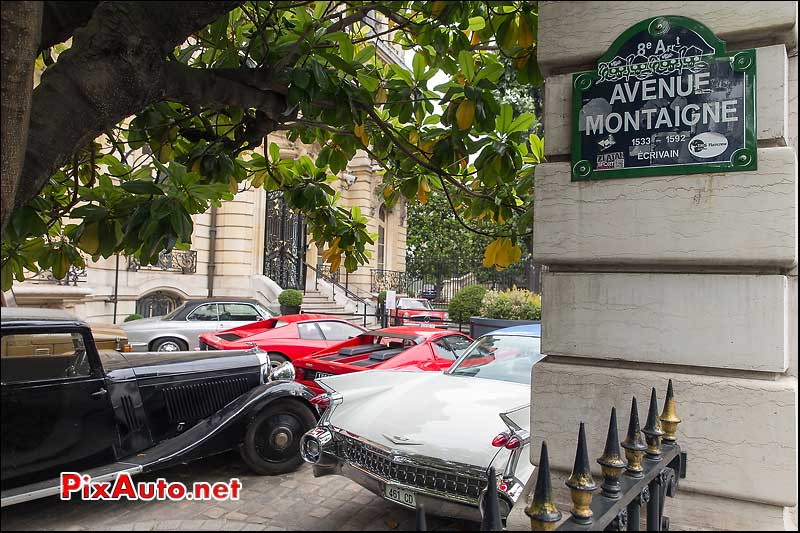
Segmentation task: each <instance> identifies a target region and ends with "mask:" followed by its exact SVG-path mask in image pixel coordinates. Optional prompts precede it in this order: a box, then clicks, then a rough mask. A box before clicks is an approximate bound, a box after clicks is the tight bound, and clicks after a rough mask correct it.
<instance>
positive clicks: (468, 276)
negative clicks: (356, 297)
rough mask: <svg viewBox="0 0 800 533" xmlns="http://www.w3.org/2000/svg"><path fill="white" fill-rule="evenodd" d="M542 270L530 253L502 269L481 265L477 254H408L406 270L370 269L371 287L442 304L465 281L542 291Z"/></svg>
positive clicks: (494, 287)
mask: <svg viewBox="0 0 800 533" xmlns="http://www.w3.org/2000/svg"><path fill="white" fill-rule="evenodd" d="M541 274H542V267H541V265H537V264H535V263H534V262H533V258H532V257H531V256H527V257H525V258H523V259H522V261H520V262H519V263H516V264H514V265H511V266H509V267H508V268H507V269H505V270H502V271H498V270H496V269H494V268H486V267H484V266H483V265H482V259H481V258H480V257H477V256H476V257H474V258H472V259H470V260H465V259H463V258H450V257H437V258H434V259H430V258H426V259H425V260H424V261H423V260H418V259H414V258H409V259H408V263H407V265H406V270H405V271H399V270H384V269H377V268H373V269H371V270H370V291H372V292H373V293H375V292H380V291H389V290H392V291H396V292H398V293H402V294H409V295H413V296H415V297H418V298H427V299H429V300H431V301H433V302H435V303H437V304H442V305H444V304H447V303H449V302H450V300H451V299H452V298H453V296H455V294H456V293H457V292H458V291H460V290H461V289H463V288H464V287H467V286H468V285H483V286H484V287H486V288H487V289H492V290H506V289H510V288H512V287H517V288H520V289H528V290H530V291H533V292H537V293H538V292H541Z"/></svg>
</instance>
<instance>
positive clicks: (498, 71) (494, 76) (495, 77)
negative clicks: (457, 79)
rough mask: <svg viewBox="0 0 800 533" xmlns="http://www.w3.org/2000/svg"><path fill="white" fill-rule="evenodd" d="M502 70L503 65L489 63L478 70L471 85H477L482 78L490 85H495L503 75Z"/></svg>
mask: <svg viewBox="0 0 800 533" xmlns="http://www.w3.org/2000/svg"><path fill="white" fill-rule="evenodd" d="M503 70H504V69H503V65H501V64H500V63H489V64H488V65H483V66H482V67H481V68H480V69H478V72H477V74H476V75H475V79H474V80H473V83H478V82H479V81H481V80H482V79H484V78H486V79H487V80H489V81H491V82H492V83H497V82H498V81H499V80H500V76H501V75H502V74H503Z"/></svg>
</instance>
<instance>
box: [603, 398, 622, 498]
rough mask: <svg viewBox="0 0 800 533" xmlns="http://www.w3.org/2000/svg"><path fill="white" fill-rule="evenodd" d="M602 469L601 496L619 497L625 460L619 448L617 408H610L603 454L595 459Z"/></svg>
mask: <svg viewBox="0 0 800 533" xmlns="http://www.w3.org/2000/svg"><path fill="white" fill-rule="evenodd" d="M597 462H598V463H599V464H600V467H601V469H602V471H603V485H602V489H603V496H605V497H606V498H611V499H612V500H616V499H617V498H619V492H620V483H619V478H620V476H621V475H622V471H623V470H625V466H626V465H625V461H624V460H623V459H622V454H621V453H620V449H619V432H618V430H617V408H616V407H612V408H611V420H609V422H608V435H607V436H606V447H605V450H603V455H602V456H600V458H599V459H598V460H597Z"/></svg>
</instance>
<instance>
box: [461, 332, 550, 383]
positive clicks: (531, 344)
mask: <svg viewBox="0 0 800 533" xmlns="http://www.w3.org/2000/svg"><path fill="white" fill-rule="evenodd" d="M539 343H540V339H539V337H527V336H521V335H486V336H484V337H481V338H480V339H478V340H477V341H475V343H474V344H473V345H472V346H471V347H470V348H469V349H468V350H467V351H466V353H465V354H464V355H462V356H461V357H460V358H459V359H458V361H456V363H455V364H454V365H453V366H452V368H451V369H450V370H449V371H448V373H449V374H452V375H456V376H470V377H477V378H485V379H498V380H501V381H511V382H514V383H524V384H528V385H530V383H531V367H532V366H533V364H534V363H536V362H537V361H539V360H540V359H541V358H542V354H541V353H540V344H539Z"/></svg>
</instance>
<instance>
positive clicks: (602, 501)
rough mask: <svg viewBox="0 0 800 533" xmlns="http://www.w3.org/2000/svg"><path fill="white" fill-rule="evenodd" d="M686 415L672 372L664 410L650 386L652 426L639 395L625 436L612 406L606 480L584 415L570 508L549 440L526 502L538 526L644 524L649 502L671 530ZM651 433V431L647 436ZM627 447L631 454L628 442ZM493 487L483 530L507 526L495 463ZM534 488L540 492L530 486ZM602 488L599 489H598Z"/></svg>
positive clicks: (652, 527)
mask: <svg viewBox="0 0 800 533" xmlns="http://www.w3.org/2000/svg"><path fill="white" fill-rule="evenodd" d="M680 422H681V419H680V418H678V415H677V408H676V403H675V398H674V395H673V391H672V380H669V384H668V385H667V395H666V401H665V403H664V410H663V411H662V412H661V415H659V414H658V400H657V398H656V390H655V388H653V389H652V390H651V394H650V407H649V409H648V414H647V422H646V423H645V426H644V428H642V429H641V430H640V429H639V428H640V426H639V414H638V409H637V404H636V398H635V397H634V398H633V399H632V401H631V412H630V418H629V421H628V431H627V434H626V437H625V439H624V440H623V441H622V442H620V441H619V434H618V431H617V412H616V408H612V409H611V418H610V421H609V426H608V434H607V437H606V445H605V449H604V451H603V455H602V456H600V457H599V458H598V459H597V462H598V463H599V464H600V466H601V470H602V475H603V482H602V484H601V486H600V487H598V486H597V484H596V483H595V481H594V478H593V477H592V472H591V468H590V466H589V454H588V452H587V447H586V432H585V429H584V423H583V422H581V423H580V430H579V432H578V446H577V451H576V454H575V463H574V466H573V468H572V475H571V476H570V477H569V479H567V480H566V482H565V484H566V486H567V487H568V488H569V492H570V499H571V500H572V508H571V509H570V511H569V516H564V515H563V514H562V513H561V511H560V510H559V509H558V508H557V506H556V502H555V499H554V498H553V486H552V484H551V481H550V460H549V457H548V454H547V443H546V442H542V447H541V450H540V455H539V465H538V468H537V469H536V472H537V474H536V480H535V483H536V484H535V486H534V487H532V486H531V485H530V483H531V482H533V481H534V479H533V478H531V479H530V480H529V481H528V485H527V486H526V488H525V490H524V491H523V496H524V495H525V494H531V493H532V497H531V498H530V501H522V500H520V502H518V504H523V505H525V514H526V515H528V517H529V518H530V523H531V530H532V531H554V530H558V531H624V530H627V531H639V530H640V528H641V525H642V524H641V521H642V517H641V508H642V506H645V510H646V520H645V524H646V527H647V531H667V530H669V526H670V523H669V518H668V517H667V516H666V515H665V514H664V506H665V500H666V498H667V497H674V496H675V494H676V493H677V490H678V480H679V479H680V478H685V477H686V454H685V453H684V452H682V451H681V448H680V446H679V445H678V443H677V435H676V433H677V428H678V424H679V423H680ZM643 435H644V437H643ZM620 447H622V448H623V449H624V450H625V452H624V455H625V458H624V459H623V454H622V452H621V450H620ZM487 476H488V482H489V483H488V487H487V489H486V494H485V495H484V496H483V497H482V499H483V501H484V505H482V508H481V514H482V516H483V522H482V524H481V529H482V530H483V531H501V530H503V523H502V520H501V516H500V512H499V496H498V492H497V478H496V476H495V473H494V468H489V469H488V473H487ZM531 488H532V489H533V490H532V492H531V490H530V489H531ZM598 488H599V489H600V491H599V494H597V495H595V492H597V489H598ZM424 514H425V510H424V509H420V508H417V529H418V530H419V531H425V523H426V520H425V516H424Z"/></svg>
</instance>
